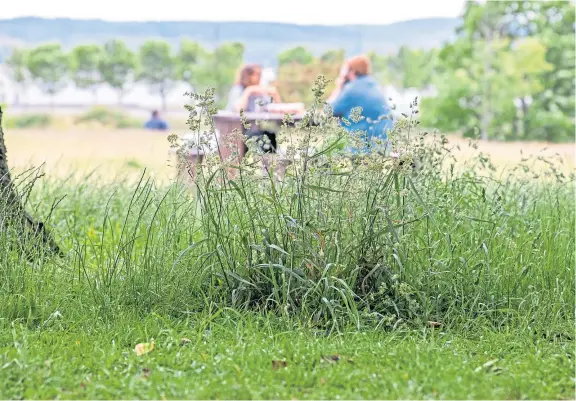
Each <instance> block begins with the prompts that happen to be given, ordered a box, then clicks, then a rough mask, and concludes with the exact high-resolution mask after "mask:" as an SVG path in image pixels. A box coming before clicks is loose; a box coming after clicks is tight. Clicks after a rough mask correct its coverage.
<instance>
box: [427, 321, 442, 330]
mask: <svg viewBox="0 0 576 401" xmlns="http://www.w3.org/2000/svg"><path fill="white" fill-rule="evenodd" d="M428 327H432V328H434V329H437V328H440V327H442V323H440V322H432V321H429V322H428Z"/></svg>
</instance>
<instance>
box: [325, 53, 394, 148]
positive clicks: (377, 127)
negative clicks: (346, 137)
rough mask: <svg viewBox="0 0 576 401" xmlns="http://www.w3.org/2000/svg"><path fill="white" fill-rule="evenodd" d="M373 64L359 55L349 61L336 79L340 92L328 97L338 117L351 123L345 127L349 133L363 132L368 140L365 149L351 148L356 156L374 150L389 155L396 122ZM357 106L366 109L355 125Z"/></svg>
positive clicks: (337, 91)
mask: <svg viewBox="0 0 576 401" xmlns="http://www.w3.org/2000/svg"><path fill="white" fill-rule="evenodd" d="M370 73H371V63H370V60H369V59H368V57H366V56H356V57H353V58H351V59H350V60H348V61H347V62H346V63H345V64H344V66H343V68H342V70H341V73H340V76H339V77H338V79H337V80H336V89H335V90H334V92H333V93H332V94H331V95H330V97H329V98H328V101H327V102H328V103H329V104H330V105H331V106H332V110H333V114H334V116H335V117H340V118H345V119H347V120H348V121H349V122H350V125H347V124H346V123H344V122H341V125H342V126H343V127H344V128H346V129H347V130H348V131H350V132H352V131H358V130H360V131H362V137H363V138H365V142H364V146H363V147H362V148H361V149H358V148H353V147H351V148H350V149H349V151H350V152H352V153H359V152H367V151H369V150H370V149H371V148H372V149H374V148H376V149H377V150H379V151H384V152H385V153H388V152H387V151H388V148H389V147H388V131H389V130H390V129H392V127H393V125H394V123H393V120H392V119H391V118H392V117H391V115H390V113H391V108H390V105H389V103H388V101H387V99H386V96H385V95H384V92H383V90H382V88H381V87H380V85H379V84H378V82H377V81H376V80H375V79H374V77H372V75H370ZM356 107H361V108H362V117H363V119H361V120H360V121H358V122H353V121H352V120H351V119H350V118H349V117H350V112H351V111H352V109H354V108H356ZM375 139H377V140H376V141H374V140H375Z"/></svg>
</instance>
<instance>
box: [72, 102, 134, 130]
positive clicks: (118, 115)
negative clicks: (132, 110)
mask: <svg viewBox="0 0 576 401" xmlns="http://www.w3.org/2000/svg"><path fill="white" fill-rule="evenodd" d="M74 122H75V123H76V124H82V123H90V122H97V123H99V124H102V125H103V126H106V127H112V128H141V127H142V126H143V122H142V121H140V120H138V119H135V118H133V117H131V116H130V115H128V114H125V113H122V112H120V111H118V110H111V109H109V108H107V107H103V106H96V107H93V108H92V109H90V110H89V111H87V112H86V113H84V114H82V115H80V116H78V117H76V118H75V120H74Z"/></svg>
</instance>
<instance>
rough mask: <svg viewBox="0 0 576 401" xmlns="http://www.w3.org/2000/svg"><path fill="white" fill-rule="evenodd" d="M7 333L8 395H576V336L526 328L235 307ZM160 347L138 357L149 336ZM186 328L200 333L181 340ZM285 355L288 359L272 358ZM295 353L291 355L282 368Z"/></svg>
mask: <svg viewBox="0 0 576 401" xmlns="http://www.w3.org/2000/svg"><path fill="white" fill-rule="evenodd" d="M226 315H227V316H226V317H223V315H221V316H219V317H217V318H216V319H214V320H209V319H206V320H203V321H202V320H200V321H198V320H188V321H185V322H183V321H169V320H166V319H164V318H160V317H155V316H153V315H150V316H148V317H147V318H145V319H142V320H135V319H131V318H128V317H125V318H121V319H118V320H117V322H115V323H113V324H108V325H107V324H104V323H101V322H97V321H92V320H90V317H89V316H86V317H85V319H86V320H85V321H83V322H78V321H70V319H66V317H65V316H63V317H62V318H56V319H55V320H54V321H53V322H49V323H48V326H51V327H48V328H45V329H43V330H26V329H24V328H22V327H20V325H19V324H18V323H15V324H13V325H12V327H11V328H10V329H6V330H3V331H2V334H1V337H0V383H1V384H0V397H1V398H3V399H6V398H10V399H22V398H26V399H49V398H56V397H58V398H64V399H164V398H166V399H573V397H574V344H573V342H569V341H567V340H566V338H563V337H558V338H556V339H553V338H552V339H546V338H544V337H542V336H539V335H534V334H533V333H530V332H528V331H526V332H520V331H519V332H511V333H505V332H500V333H497V332H493V331H488V330H479V329H470V331H467V330H448V331H446V332H444V331H442V330H439V329H422V330H414V331H410V332H399V333H395V334H392V333H385V332H381V331H380V332H378V331H373V330H368V331H363V332H349V333H342V334H333V335H331V336H329V337H326V336H325V335H324V333H323V332H318V333H315V332H314V331H311V330H309V329H304V328H302V327H297V326H295V325H292V326H290V325H288V324H286V323H278V322H277V323H276V324H273V323H270V321H268V320H266V319H263V318H256V317H253V316H251V315H244V316H241V317H239V316H238V315H236V314H233V313H227V314H226ZM151 338H154V341H155V348H154V350H152V351H151V352H150V353H148V354H144V355H141V356H136V353H135V352H134V347H135V345H136V344H137V343H139V342H144V341H148V340H150V339H151ZM182 338H186V339H189V340H191V341H190V342H186V343H184V345H182ZM274 361H278V362H274ZM282 362H285V363H286V365H285V366H284V363H282Z"/></svg>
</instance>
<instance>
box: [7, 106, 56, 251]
mask: <svg viewBox="0 0 576 401" xmlns="http://www.w3.org/2000/svg"><path fill="white" fill-rule="evenodd" d="M10 226H12V227H14V228H15V229H16V230H17V232H19V233H20V235H21V236H22V238H21V239H22V241H20V243H25V239H26V238H27V237H28V235H29V234H32V236H33V237H36V238H38V239H39V240H40V241H41V242H42V243H43V244H44V245H46V246H47V248H48V250H49V251H51V252H53V253H57V254H59V255H62V253H61V251H60V248H59V247H58V245H57V244H56V243H55V242H54V240H53V239H52V236H51V235H50V234H49V233H48V231H47V230H46V228H45V227H44V223H42V222H40V221H35V220H34V219H33V218H32V216H30V214H28V212H26V210H25V209H24V206H23V205H22V199H21V198H20V195H19V194H18V192H17V190H16V187H15V186H14V184H13V182H12V179H11V177H10V170H9V168H8V159H7V156H6V144H5V142H4V131H3V130H2V108H1V107H0V229H5V228H8V227H10Z"/></svg>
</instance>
